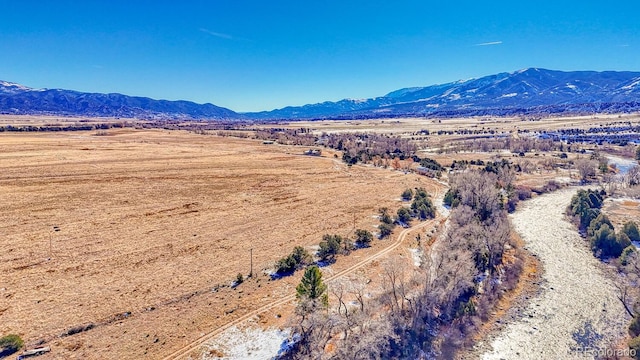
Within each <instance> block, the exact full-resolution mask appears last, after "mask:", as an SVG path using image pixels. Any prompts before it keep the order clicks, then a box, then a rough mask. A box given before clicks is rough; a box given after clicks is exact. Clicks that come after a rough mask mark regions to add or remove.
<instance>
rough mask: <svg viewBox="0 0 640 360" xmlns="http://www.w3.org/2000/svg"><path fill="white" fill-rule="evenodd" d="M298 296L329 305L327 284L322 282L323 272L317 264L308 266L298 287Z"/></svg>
mask: <svg viewBox="0 0 640 360" xmlns="http://www.w3.org/2000/svg"><path fill="white" fill-rule="evenodd" d="M296 298H298V299H299V300H301V301H305V300H310V301H313V302H319V303H320V304H321V305H323V306H325V307H326V306H327V305H328V302H329V298H328V296H327V285H325V284H324V283H323V282H322V272H321V271H320V268H318V266H317V265H313V266H310V267H308V268H307V269H306V270H305V271H304V275H303V276H302V280H300V284H298V286H297V287H296Z"/></svg>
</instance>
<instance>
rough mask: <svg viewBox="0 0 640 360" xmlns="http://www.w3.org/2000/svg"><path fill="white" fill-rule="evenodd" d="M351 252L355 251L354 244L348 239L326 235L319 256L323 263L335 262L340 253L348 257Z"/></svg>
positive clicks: (321, 243)
mask: <svg viewBox="0 0 640 360" xmlns="http://www.w3.org/2000/svg"><path fill="white" fill-rule="evenodd" d="M351 250H353V243H352V242H351V240H349V239H348V238H343V237H342V236H340V235H329V234H326V235H324V236H323V237H322V241H321V242H320V247H319V249H318V253H317V255H318V257H319V258H320V260H321V261H323V262H333V261H334V260H335V257H336V255H338V254H340V253H342V254H345V255H346V254H349V252H350V251H351Z"/></svg>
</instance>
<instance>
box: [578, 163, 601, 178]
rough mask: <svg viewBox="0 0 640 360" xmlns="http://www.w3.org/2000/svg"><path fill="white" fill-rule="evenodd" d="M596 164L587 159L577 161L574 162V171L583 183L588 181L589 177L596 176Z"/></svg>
mask: <svg viewBox="0 0 640 360" xmlns="http://www.w3.org/2000/svg"><path fill="white" fill-rule="evenodd" d="M597 164H598V163H597V162H595V161H593V160H589V159H578V160H576V161H575V166H576V169H578V172H579V173H580V179H581V180H582V181H583V182H586V181H588V180H589V178H590V177H592V176H595V175H596V165H597Z"/></svg>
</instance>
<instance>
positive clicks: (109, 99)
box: [0, 81, 241, 119]
mask: <svg viewBox="0 0 640 360" xmlns="http://www.w3.org/2000/svg"><path fill="white" fill-rule="evenodd" d="M0 114H27V115H41V114H45V115H71V116H91V117H94V116H95V117H123V118H140V119H238V118H240V117H241V116H240V115H238V114H237V113H235V112H234V111H231V110H229V109H226V108H223V107H219V106H215V105H213V104H196V103H194V102H191V101H168V100H154V99H150V98H146V97H137V96H127V95H122V94H99V93H84V92H78V91H71V90H62V89H32V88H29V87H26V86H23V85H20V84H16V83H10V82H6V81H0Z"/></svg>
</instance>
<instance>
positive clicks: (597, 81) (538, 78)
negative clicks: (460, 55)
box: [245, 68, 640, 119]
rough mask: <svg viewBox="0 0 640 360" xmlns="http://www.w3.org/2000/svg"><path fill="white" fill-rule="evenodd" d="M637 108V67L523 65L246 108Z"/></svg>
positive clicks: (418, 112)
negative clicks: (381, 90) (372, 92)
mask: <svg viewBox="0 0 640 360" xmlns="http://www.w3.org/2000/svg"><path fill="white" fill-rule="evenodd" d="M630 111H640V72H614V71H606V72H595V71H573V72H563V71H553V70H545V69H536V68H531V69H524V70H520V71H516V72H513V73H500V74H496V75H490V76H485V77H482V78H479V79H470V80H461V81H456V82H452V83H447V84H442V85H432V86H427V87H415V88H406V89H400V90H396V91H393V92H390V93H388V94H387V95H384V96H381V97H377V98H372V99H363V100H341V101H338V102H323V103H319V104H311V105H305V106H299V107H285V108H283V109H278V110H273V111H264V112H258V113H248V114H245V115H246V116H248V117H250V118H253V119H305V118H307V119H308V118H372V117H398V116H429V115H434V116H445V117H446V116H471V115H513V114H532V113H533V114H544V113H593V112H611V113H616V112H630Z"/></svg>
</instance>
